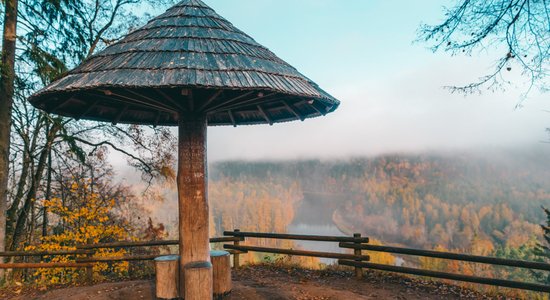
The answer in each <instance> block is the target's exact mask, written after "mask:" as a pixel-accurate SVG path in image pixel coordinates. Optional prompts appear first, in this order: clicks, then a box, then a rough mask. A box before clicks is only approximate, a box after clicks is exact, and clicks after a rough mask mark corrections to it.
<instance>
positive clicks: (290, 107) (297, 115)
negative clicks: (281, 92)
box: [282, 100, 306, 121]
mask: <svg viewBox="0 0 550 300" xmlns="http://www.w3.org/2000/svg"><path fill="white" fill-rule="evenodd" d="M282 102H283V104H284V106H285V107H286V109H287V110H288V111H290V112H291V113H292V114H293V115H295V116H296V118H298V119H300V120H301V121H304V120H305V119H306V118H305V117H304V116H302V114H301V113H299V112H298V110H297V109H296V108H294V107H292V104H291V103H288V102H287V101H286V100H283V101H282Z"/></svg>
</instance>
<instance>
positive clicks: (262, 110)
mask: <svg viewBox="0 0 550 300" xmlns="http://www.w3.org/2000/svg"><path fill="white" fill-rule="evenodd" d="M256 107H258V111H260V114H261V115H262V117H264V119H265V120H266V121H267V123H269V125H270V126H272V125H273V120H272V119H271V118H270V117H269V116H268V115H267V112H266V111H265V110H264V109H263V107H262V106H261V105H257V106H256Z"/></svg>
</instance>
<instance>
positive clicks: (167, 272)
mask: <svg viewBox="0 0 550 300" xmlns="http://www.w3.org/2000/svg"><path fill="white" fill-rule="evenodd" d="M155 278H156V280H155V286H156V288H155V290H156V296H157V298H159V299H175V298H179V296H180V295H179V291H178V285H179V257H178V256H177V255H167V256H161V257H157V258H155Z"/></svg>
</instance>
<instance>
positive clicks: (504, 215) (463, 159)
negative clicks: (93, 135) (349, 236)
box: [210, 149, 550, 254]
mask: <svg viewBox="0 0 550 300" xmlns="http://www.w3.org/2000/svg"><path fill="white" fill-rule="evenodd" d="M549 159H550V149H548V151H547V150H546V149H543V150H540V149H539V150H531V151H516V152H494V153H484V154H479V153H463V154H456V153H455V154H445V155H436V154H434V155H385V156H379V157H374V158H355V159H349V160H331V161H321V160H297V161H277V162H246V161H233V162H219V163H216V164H214V165H213V166H212V168H211V173H210V178H211V180H212V186H211V188H210V190H211V197H210V198H211V200H212V201H213V202H212V206H213V209H214V212H213V216H214V217H215V220H217V221H216V223H217V224H215V229H216V230H222V228H227V226H229V227H236V226H241V227H242V225H241V224H243V222H244V223H247V224H250V225H254V227H256V229H258V230H260V231H265V230H274V231H280V230H285V228H286V226H287V225H288V224H290V223H291V222H292V221H293V219H294V216H296V215H297V213H296V210H297V209H299V208H300V203H301V202H302V201H303V200H304V197H305V198H312V197H313V198H315V197H317V198H319V200H323V201H319V203H327V201H334V202H336V203H333V205H331V207H332V208H331V210H333V212H332V214H331V215H332V221H333V222H334V223H335V225H337V226H338V227H339V228H340V230H342V231H343V232H344V233H351V232H361V233H363V234H365V235H367V236H371V237H373V238H376V239H379V240H381V241H383V242H386V243H400V244H405V245H408V246H414V247H422V248H434V247H436V246H438V247H443V248H446V249H455V250H461V251H466V252H472V253H478V254H488V253H493V252H494V251H495V249H497V248H516V247H519V246H521V245H524V244H526V243H531V242H533V241H534V240H535V238H536V236H538V235H540V229H539V226H538V224H540V223H542V222H543V220H544V212H543V211H542V209H541V206H547V207H550V168H549V167H548V165H549ZM311 200H312V199H308V201H311ZM313 201H315V199H313ZM244 204H246V205H244ZM322 209H323V208H322V207H320V210H322ZM222 213H223V216H222ZM315 214H316V212H315V211H308V215H309V216H310V217H311V216H315ZM298 215H300V214H298ZM326 215H327V214H326V212H325V213H319V216H320V217H321V216H326ZM245 216H248V217H245ZM247 218H248V219H249V220H245V219H247ZM325 218H326V217H325ZM264 222H269V223H270V224H263V223H264ZM222 223H224V224H222ZM224 225H225V226H224ZM251 229H252V228H251Z"/></svg>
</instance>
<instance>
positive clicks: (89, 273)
mask: <svg viewBox="0 0 550 300" xmlns="http://www.w3.org/2000/svg"><path fill="white" fill-rule="evenodd" d="M88 244H91V241H90V240H88ZM86 257H87V258H88V259H90V258H92V257H94V253H88V254H86ZM93 282H94V266H93V265H91V266H88V267H86V283H87V284H92V283H93Z"/></svg>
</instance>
